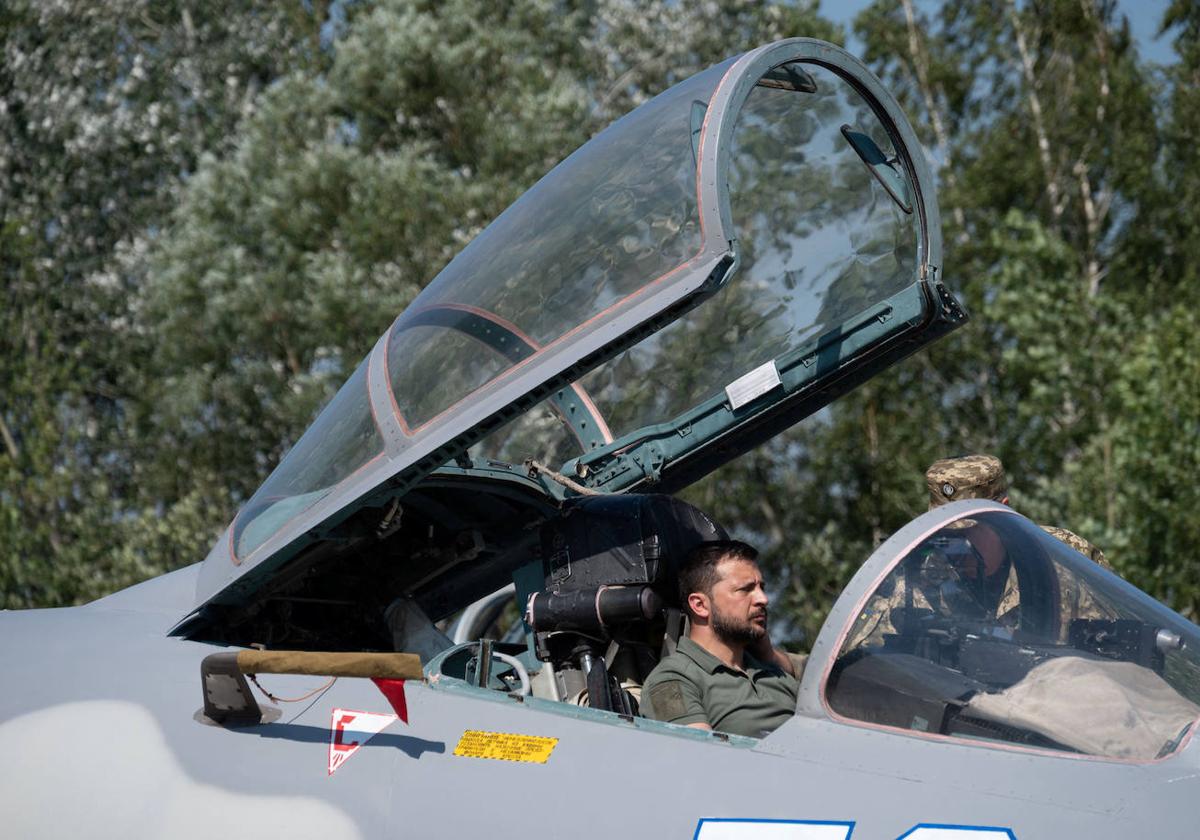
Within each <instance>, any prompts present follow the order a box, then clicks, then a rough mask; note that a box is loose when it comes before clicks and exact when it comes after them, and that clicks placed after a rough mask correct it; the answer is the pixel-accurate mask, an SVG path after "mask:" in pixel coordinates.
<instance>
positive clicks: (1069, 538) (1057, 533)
mask: <svg viewBox="0 0 1200 840" xmlns="http://www.w3.org/2000/svg"><path fill="white" fill-rule="evenodd" d="M1041 527H1042V530H1043V531H1045V532H1046V533H1047V534H1049V535H1050V536H1052V537H1054V538H1055V539H1056V540H1059V541H1060V542H1064V543H1066V544H1067V545H1069V546H1071V548H1073V549H1075V550H1076V551H1078V552H1079V553H1080V554H1082V555H1083V556H1084V557H1087V558H1088V559H1089V560H1094V561H1095V562H1096V563H1099V564H1100V565H1101V566H1103V567H1104V568H1106V569H1109V570H1111V569H1112V565H1111V564H1110V563H1109V562H1108V558H1106V557H1105V556H1104V552H1103V551H1101V550H1100V549H1098V548H1096V546H1094V545H1092V544H1091V543H1090V542H1088V541H1087V540H1085V539H1084V538H1083V537H1081V536H1079V535H1078V534H1076V533H1075V532H1074V531H1068V530H1067V529H1066V528H1056V527H1054V526H1053V525H1043V526H1041Z"/></svg>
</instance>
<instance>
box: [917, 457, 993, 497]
mask: <svg viewBox="0 0 1200 840" xmlns="http://www.w3.org/2000/svg"><path fill="white" fill-rule="evenodd" d="M925 484H926V486H927V487H928V488H929V507H930V509H931V510H932V509H933V508H935V507H938V506H939V505H945V504H949V503H950V502H957V501H958V500H959V499H991V500H993V501H997V502H1000V503H1001V504H1008V482H1007V481H1006V480H1005V478H1004V465H1003V464H1001V463H1000V459H999V458H997V457H996V456H995V455H963V456H960V457H958V458H943V459H942V460H940V461H934V462H933V464H932V465H931V466H930V467H929V469H927V470H926V471H925Z"/></svg>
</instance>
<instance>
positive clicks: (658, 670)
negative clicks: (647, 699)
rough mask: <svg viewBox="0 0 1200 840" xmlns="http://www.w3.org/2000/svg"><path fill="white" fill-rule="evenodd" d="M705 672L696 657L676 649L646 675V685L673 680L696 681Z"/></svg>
mask: <svg viewBox="0 0 1200 840" xmlns="http://www.w3.org/2000/svg"><path fill="white" fill-rule="evenodd" d="M704 673H705V672H704V669H703V668H701V667H700V666H699V665H697V664H696V661H695V660H694V659H692V658H691V657H690V656H688V655H687V654H685V653H680V652H679V651H678V650H675V651H674V652H672V653H670V654H668V655H666V656H664V657H663V658H662V659H660V660H659V662H658V664H657V665H655V666H654V670H652V671H651V672H650V673H649V675H648V676H647V677H646V682H645V686H646V687H650V686H653V685H657V684H658V683H663V682H669V681H671V680H688V681H689V682H696V681H697V680H698V679H699V678H701V677H703V675H704Z"/></svg>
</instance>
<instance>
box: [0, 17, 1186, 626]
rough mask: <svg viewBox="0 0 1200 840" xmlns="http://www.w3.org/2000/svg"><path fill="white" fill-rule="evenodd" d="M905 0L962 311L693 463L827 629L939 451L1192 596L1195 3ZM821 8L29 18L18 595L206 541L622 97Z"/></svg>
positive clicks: (620, 107)
mask: <svg viewBox="0 0 1200 840" xmlns="http://www.w3.org/2000/svg"><path fill="white" fill-rule="evenodd" d="M1161 28H1162V30H1163V31H1164V32H1166V33H1167V35H1168V37H1169V38H1170V39H1172V42H1173V46H1174V51H1175V55H1176V57H1177V58H1176V60H1175V61H1173V62H1172V63H1170V64H1167V65H1165V66H1164V65H1156V64H1151V63H1149V62H1147V61H1145V60H1143V59H1141V58H1140V57H1139V55H1138V51H1137V45H1136V43H1135V42H1134V41H1133V39H1132V38H1131V35H1130V30H1129V25H1128V22H1127V21H1126V20H1124V19H1123V17H1122V16H1121V15H1120V14H1119V12H1118V10H1117V8H1116V6H1115V4H1114V3H1113V2H1108V0H1099V2H1093V0H1031V1H1030V2H1022V3H1017V2H1015V0H951V2H947V3H946V4H944V5H943V6H940V7H936V8H935V7H932V6H929V5H928V4H921V5H915V4H914V2H913V0H877V2H875V3H874V4H873V5H871V6H870V7H868V8H867V9H866V10H865V11H863V12H862V13H861V14H860V15H859V16H858V17H857V18H856V19H855V20H854V22H853V29H854V33H855V34H856V36H857V38H858V41H859V43H861V44H863V45H864V48H865V53H864V55H863V58H864V59H865V60H866V61H867V62H868V63H869V64H870V66H871V67H872V68H873V69H874V70H875V72H876V73H877V74H878V75H879V76H880V77H881V78H883V79H884V81H885V83H886V84H887V85H888V86H889V87H890V88H891V89H892V90H893V92H894V93H896V95H897V97H898V98H899V99H900V101H901V103H902V104H903V106H904V108H905V110H906V112H907V113H908V115H909V118H910V120H911V121H912V123H913V124H914V126H915V127H916V128H917V131H918V133H919V134H920V135H921V137H922V140H923V141H924V143H925V147H926V151H927V154H928V156H929V159H930V161H931V163H932V164H933V167H934V168H935V169H936V170H937V171H938V177H939V199H940V203H941V208H942V217H943V222H944V238H945V243H946V245H945V260H944V262H945V279H946V280H947V281H948V283H949V284H950V285H951V286H952V287H953V288H955V289H956V290H957V291H958V293H959V294H960V295H961V296H962V298H963V299H964V301H965V303H966V305H967V307H968V309H969V310H970V311H971V313H972V315H973V319H972V322H971V323H970V324H969V325H968V326H967V327H966V328H964V329H962V330H960V331H959V332H957V333H955V334H954V335H952V336H951V337H949V338H948V339H945V340H944V341H942V342H941V343H939V344H937V345H936V346H934V347H933V348H931V349H929V350H926V351H924V352H922V353H919V354H918V355H917V356H915V357H914V358H911V359H909V360H908V361H907V362H905V363H903V364H901V365H899V366H897V367H896V368H893V369H892V370H891V371H889V372H888V373H887V374H885V375H883V376H880V377H878V378H877V379H876V380H875V381H873V382H872V383H870V384H868V385H867V386H865V387H863V388H861V389H859V390H858V391H856V392H855V393H854V394H852V395H851V396H850V397H848V398H845V399H843V400H841V401H840V402H839V403H837V404H836V405H834V406H833V407H832V408H831V409H829V410H827V411H824V412H821V413H820V414H819V415H818V416H816V417H814V418H812V419H810V420H808V421H806V422H805V423H802V424H800V425H799V426H798V427H796V428H795V429H793V430H792V431H791V432H790V433H788V434H787V435H784V436H782V437H780V438H778V439H776V440H775V441H774V442H772V443H771V444H769V445H767V446H765V447H762V448H761V449H760V450H758V451H757V452H755V453H753V454H752V455H749V456H747V457H745V458H743V459H741V460H740V461H738V462H735V463H734V464H731V465H730V466H728V467H726V468H725V469H723V470H722V471H721V472H719V473H718V474H715V475H713V476H710V477H709V478H708V479H706V480H705V481H704V482H702V483H701V484H699V485H697V486H695V487H692V488H690V489H689V490H688V491H687V493H686V496H687V497H688V498H689V499H690V500H691V501H693V502H695V503H697V504H699V505H700V506H701V507H703V508H705V509H706V510H708V511H709V512H710V513H712V514H713V515H714V516H715V517H716V518H717V519H718V520H719V521H722V522H724V523H726V524H728V525H732V526H733V527H734V529H735V530H736V531H737V532H738V533H739V534H740V535H741V536H744V537H746V538H748V539H751V540H753V541H754V542H756V543H757V544H759V546H760V547H761V548H763V549H764V553H765V558H766V559H765V564H766V567H767V569H768V572H769V575H770V579H771V580H770V583H771V586H772V590H773V592H774V593H775V599H776V607H775V613H776V616H777V617H778V618H779V619H780V620H781V622H782V623H783V625H784V626H785V627H786V628H787V631H786V632H787V635H790V639H785V641H791V642H793V643H797V642H798V643H800V644H803V639H804V638H808V639H810V640H811V639H812V638H813V637H814V636H815V632H816V630H817V628H818V627H819V626H820V622H821V621H822V620H823V618H824V615H825V613H826V612H827V610H828V608H829V606H830V605H831V604H832V601H833V599H834V598H835V597H836V595H837V594H838V592H840V589H841V587H842V586H843V585H844V584H845V582H846V581H847V580H848V579H849V577H850V575H851V574H852V573H853V572H854V570H855V569H856V568H857V567H858V565H859V564H860V563H861V562H862V560H864V559H865V558H866V556H867V554H868V553H869V552H870V551H871V549H872V548H873V547H874V546H875V545H876V544H878V542H880V541H881V540H882V539H884V538H885V537H886V536H887V535H888V534H889V533H891V532H892V531H893V530H895V529H896V528H898V527H899V526H900V525H902V524H903V523H904V522H906V521H907V520H908V519H909V518H910V517H911V516H913V515H914V514H916V513H918V512H920V511H921V510H923V509H924V507H925V504H926V494H925V489H924V484H923V480H922V473H923V471H924V469H925V467H926V466H927V465H928V463H930V462H931V461H932V460H934V459H936V458H939V457H944V456H946V455H952V454H960V453H965V452H991V453H995V454H997V455H999V456H1000V457H1001V458H1002V459H1003V460H1004V462H1005V465H1006V466H1007V468H1008V472H1009V475H1010V478H1011V480H1012V484H1013V492H1012V503H1013V506H1014V507H1016V508H1017V509H1018V510H1021V511H1022V512H1024V513H1026V514H1027V515H1029V516H1030V517H1031V518H1033V519H1035V520H1036V521H1038V522H1042V523H1045V524H1053V525H1061V526H1064V527H1068V528H1070V529H1072V530H1074V531H1076V532H1078V533H1080V534H1081V535H1083V536H1085V537H1087V538H1088V539H1090V540H1091V541H1092V542H1094V543H1096V544H1097V545H1099V546H1100V547H1101V548H1103V550H1104V551H1105V553H1106V554H1107V555H1108V557H1109V559H1110V560H1111V561H1112V563H1113V565H1114V567H1115V568H1116V570H1117V571H1118V572H1119V573H1120V574H1121V575H1122V576H1124V577H1126V578H1127V579H1129V580H1131V581H1132V582H1134V583H1136V584H1137V585H1138V586H1140V587H1142V588H1143V589H1145V590H1146V591H1148V592H1149V593H1151V594H1152V595H1154V596H1155V597H1157V598H1159V599H1161V600H1163V601H1164V602H1165V603H1167V604H1168V605H1170V606H1172V607H1173V608H1175V609H1177V610H1179V611H1180V612H1182V613H1183V614H1184V615H1186V616H1188V617H1189V618H1191V619H1193V620H1196V618H1197V616H1198V615H1200V574H1197V563H1196V561H1197V559H1200V558H1198V556H1197V553H1198V548H1197V547H1198V546H1200V479H1198V477H1200V338H1198V337H1197V332H1196V325H1195V320H1196V316H1195V313H1196V312H1197V311H1200V6H1197V5H1196V4H1194V3H1192V2H1190V1H1189V0H1173V3H1172V5H1171V6H1170V7H1169V9H1168V11H1167V12H1166V14H1165V16H1164V18H1163V20H1162V21H1161ZM795 35H805V36H812V37H818V38H824V39H827V40H832V41H835V42H839V43H841V42H844V41H845V39H846V36H847V35H848V33H847V32H846V31H844V30H843V29H842V28H841V27H839V26H837V25H835V24H834V23H832V22H830V21H828V20H824V19H822V18H821V17H820V15H819V14H818V12H817V9H816V6H815V3H813V2H803V0H801V2H795V3H768V2H751V0H706V2H703V3H669V4H661V5H659V6H657V7H655V8H653V9H651V10H649V11H647V9H646V7H645V6H644V4H642V3H639V2H634V0H509V1H508V2H501V3H497V2H483V0H444V2H400V0H347V1H346V2H333V3H329V2H322V0H306V2H300V1H299V0H294V1H293V0H289V2H278V0H273V1H272V2H256V1H255V0H236V2H235V0H211V2H205V3H194V2H179V0H108V2H105V3H89V2H82V0H37V1H36V2H35V0H10V2H5V3H4V4H2V5H0V283H2V286H3V297H2V298H0V608H27V607H51V606H62V605H68V604H75V603H81V602H84V601H87V600H91V599H93V598H96V597H98V596H100V595H103V594H106V593H108V592H111V591H114V590H116V589H119V588H121V587H124V586H127V585H129V584H132V583H135V582H137V581H139V580H142V579H145V578H147V577H149V576H152V575H155V574H159V573H162V572H164V571H168V570H171V569H174V568H179V567H181V566H184V565H187V564H190V563H194V562H197V561H198V560H201V559H203V557H204V556H205V554H207V552H208V549H209V547H210V546H211V544H212V542H213V541H214V540H215V538H216V536H217V535H218V534H219V532H220V531H221V529H222V528H223V527H224V526H225V524H226V523H227V522H228V521H229V519H230V518H231V517H232V515H233V513H234V512H235V511H236V509H237V508H238V506H239V505H240V504H242V503H244V502H245V501H246V499H248V498H249V496H250V495H251V494H252V493H253V491H254V490H255V488H256V487H257V486H258V485H259V484H260V483H261V482H262V480H263V479H264V478H265V477H266V476H267V474H268V473H269V472H270V470H271V468H272V467H273V466H274V465H275V464H276V463H277V462H278V461H279V459H280V457H281V456H282V455H283V453H285V452H286V451H287V449H288V447H289V446H290V445H291V444H292V443H293V442H294V441H295V440H296V438H297V437H298V436H299V435H300V433H301V432H302V431H303V430H304V429H305V428H306V426H307V425H308V423H309V422H310V420H311V419H312V417H313V416H314V415H315V413H316V412H317V411H318V410H319V408H320V407H321V406H322V405H323V404H324V402H325V401H326V400H328V399H329V398H330V396H332V394H333V392H334V391H335V390H336V388H337V387H338V386H339V385H340V384H341V382H342V381H343V380H344V379H345V378H346V376H348V375H349V373H350V372H351V371H352V370H353V369H354V367H355V366H356V365H357V363H358V361H359V360H360V359H361V358H362V357H363V356H364V355H365V354H366V352H367V351H368V350H369V349H370V347H371V344H372V343H373V342H374V340H375V338H376V337H377V336H378V335H379V334H380V333H382V332H383V330H384V329H386V327H387V326H388V324H389V323H390V321H391V320H392V318H393V317H394V316H395V315H396V314H397V313H399V311H400V310H401V309H402V308H403V307H404V306H405V305H406V304H407V303H408V302H409V301H410V300H412V298H413V297H414V296H415V294H416V293H417V292H418V291H419V290H420V289H421V288H422V286H423V284H425V283H427V282H428V281H429V280H430V279H432V278H433V277H434V275H435V274H436V273H437V272H438V270H439V269H440V268H441V267H442V266H443V265H445V264H446V263H447V262H448V261H449V260H450V258H451V257H453V256H454V254H455V253H457V252H458V251H459V250H460V249H461V248H462V247H463V246H464V245H465V244H466V243H467V242H468V241H470V239H471V238H472V237H473V236H474V235H475V234H476V233H478V232H479V231H480V230H482V228H483V227H485V226H486V225H487V223H488V222H489V221H490V220H491V219H492V218H494V217H495V216H496V215H497V214H498V213H499V212H500V211H501V210H503V209H504V207H506V206H507V205H508V204H509V203H510V202H511V201H512V200H513V199H515V198H516V197H517V196H519V195H520V194H521V193H522V192H523V191H524V190H525V189H526V188H528V187H529V186H530V185H531V184H533V183H534V182H535V181H536V180H537V179H538V178H540V177H541V176H542V175H543V174H544V173H545V172H546V171H548V170H549V169H550V168H551V167H552V166H553V165H554V164H555V163H556V162H557V161H559V160H560V159H561V158H562V157H564V156H565V155H566V154H567V153H569V152H570V151H571V150H573V149H574V148H575V147H577V146H578V145H579V144H581V143H582V142H584V141H585V140H586V139H587V138H588V137H589V136H591V135H592V134H594V133H595V132H596V131H598V130H599V129H600V128H602V127H603V126H604V125H606V124H607V123H608V122H610V121H611V120H613V119H614V118H615V117H617V116H619V115H621V114H623V113H625V112H626V111H628V110H629V109H630V108H632V107H634V106H636V105H637V104H639V103H641V102H643V101H645V100H646V99H648V98H649V97H651V96H653V95H654V94H656V93H658V92H660V91H661V90H663V89H665V88H666V87H669V86H670V85H671V84H674V83H675V82H678V81H681V80H682V79H684V78H687V77H688V76H689V75H691V74H692V73H694V72H696V71H697V70H699V69H702V68H703V67H705V66H708V65H709V64H711V63H714V62H715V61H717V60H720V59H722V58H725V57H726V56H728V55H730V54H733V53H736V52H739V51H742V50H744V49H747V48H750V47H753V46H756V45H758V44H761V43H765V42H767V41H771V40H775V39H778V38H783V37H789V36H795Z"/></svg>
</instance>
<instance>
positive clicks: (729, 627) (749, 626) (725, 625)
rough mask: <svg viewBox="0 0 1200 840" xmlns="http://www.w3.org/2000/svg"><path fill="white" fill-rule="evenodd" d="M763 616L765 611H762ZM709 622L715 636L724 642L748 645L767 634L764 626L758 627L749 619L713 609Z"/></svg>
mask: <svg viewBox="0 0 1200 840" xmlns="http://www.w3.org/2000/svg"><path fill="white" fill-rule="evenodd" d="M763 617H764V618H765V617H766V613H765V612H764V613H763ZM710 623H711V624H712V629H713V632H714V633H716V635H717V638H718V639H720V640H721V641H723V642H725V644H733V645H742V646H743V647H748V646H750V645H752V644H754V643H755V642H757V641H758V640H759V639H761V638H762V637H763V636H765V635H766V634H767V630H766V627H765V626H764V627H759V626H758V625H757V624H755V623H754V622H753V621H751V620H749V619H736V618H731V617H730V616H727V615H723V614H721V613H719V612H717V611H716V610H714V611H713V614H712V618H711V619H710Z"/></svg>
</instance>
